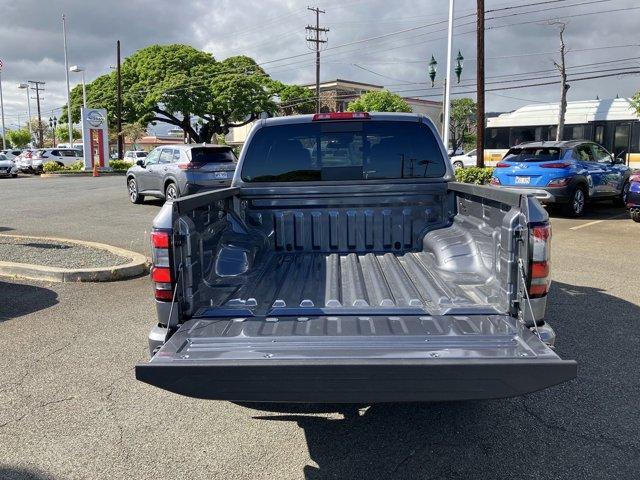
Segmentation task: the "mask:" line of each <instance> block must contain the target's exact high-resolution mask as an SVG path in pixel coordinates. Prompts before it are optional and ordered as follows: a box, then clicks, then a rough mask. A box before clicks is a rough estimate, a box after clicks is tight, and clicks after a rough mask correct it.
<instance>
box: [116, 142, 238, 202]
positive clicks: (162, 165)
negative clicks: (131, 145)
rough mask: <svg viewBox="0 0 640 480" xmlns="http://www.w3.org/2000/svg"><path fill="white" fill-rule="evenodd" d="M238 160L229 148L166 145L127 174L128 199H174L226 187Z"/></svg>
mask: <svg viewBox="0 0 640 480" xmlns="http://www.w3.org/2000/svg"><path fill="white" fill-rule="evenodd" d="M236 164H237V158H236V156H235V154H234V153H233V150H232V149H231V147H228V146H226V145H203V144H199V145H184V144H177V145H163V146H162V147H157V148H155V149H154V150H152V151H151V152H150V153H149V155H147V156H146V157H145V158H138V159H137V160H136V165H134V166H133V167H131V168H130V169H129V170H128V171H127V190H128V192H129V200H131V202H133V203H140V202H142V201H143V200H144V197H146V196H149V197H156V198H164V199H166V200H174V199H176V198H178V197H181V196H184V195H190V194H192V193H196V192H199V191H202V190H210V189H215V188H222V187H227V186H229V184H230V183H231V179H232V178H233V173H234V172H235V169H236Z"/></svg>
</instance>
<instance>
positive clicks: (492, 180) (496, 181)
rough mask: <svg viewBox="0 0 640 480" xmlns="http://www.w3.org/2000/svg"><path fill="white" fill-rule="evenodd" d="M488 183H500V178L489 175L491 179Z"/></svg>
mask: <svg viewBox="0 0 640 480" xmlns="http://www.w3.org/2000/svg"><path fill="white" fill-rule="evenodd" d="M489 185H502V184H501V183H500V179H498V178H496V177H491V180H490V181H489Z"/></svg>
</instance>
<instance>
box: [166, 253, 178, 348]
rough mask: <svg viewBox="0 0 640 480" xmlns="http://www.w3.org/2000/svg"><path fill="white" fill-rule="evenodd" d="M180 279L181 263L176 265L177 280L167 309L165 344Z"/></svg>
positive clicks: (167, 338)
mask: <svg viewBox="0 0 640 480" xmlns="http://www.w3.org/2000/svg"><path fill="white" fill-rule="evenodd" d="M181 277H182V262H180V265H178V278H177V280H176V284H175V286H174V287H173V295H172V297H171V307H169V320H168V322H167V333H165V334H164V342H165V343H166V342H167V340H169V331H170V330H171V317H172V315H173V306H174V305H175V303H176V296H177V293H178V285H180V278H181Z"/></svg>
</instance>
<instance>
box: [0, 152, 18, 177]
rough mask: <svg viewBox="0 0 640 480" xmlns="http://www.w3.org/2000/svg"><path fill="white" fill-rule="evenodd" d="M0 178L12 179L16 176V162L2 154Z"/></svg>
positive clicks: (0, 156) (0, 157) (0, 155)
mask: <svg viewBox="0 0 640 480" xmlns="http://www.w3.org/2000/svg"><path fill="white" fill-rule="evenodd" d="M0 176H2V177H13V178H16V177H17V176H18V167H17V166H16V162H14V161H13V159H10V158H8V157H7V156H6V155H5V154H4V153H0Z"/></svg>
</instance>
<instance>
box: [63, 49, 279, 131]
mask: <svg viewBox="0 0 640 480" xmlns="http://www.w3.org/2000/svg"><path fill="white" fill-rule="evenodd" d="M121 72H122V90H123V105H122V107H123V112H122V116H123V121H124V122H127V123H136V122H137V123H140V124H142V125H147V124H148V123H150V122H163V123H168V124H171V125H174V126H177V127H179V128H182V129H183V130H184V131H185V132H186V133H187V134H188V135H189V136H190V137H191V138H192V139H194V140H195V141H196V142H209V141H211V139H212V138H213V136H214V135H216V134H226V133H228V132H229V129H230V128H231V127H235V126H241V125H245V124H247V123H250V122H252V121H253V120H255V119H257V118H258V117H259V116H260V114H261V113H262V112H267V113H268V114H273V113H275V112H276V111H277V106H276V104H275V102H274V101H273V95H274V92H273V86H272V83H273V82H272V80H271V79H270V77H269V76H268V75H267V74H266V73H265V72H264V70H262V69H261V68H260V67H259V66H258V65H257V64H256V62H255V61H254V60H253V59H251V58H249V57H245V56H237V57H230V58H227V59H226V60H224V61H222V62H218V61H216V60H215V58H214V57H213V56H212V55H211V54H209V53H206V52H202V51H199V50H197V49H195V48H193V47H190V46H187V45H152V46H150V47H147V48H144V49H142V50H138V51H137V52H136V53H134V54H133V55H132V56H130V57H128V58H126V59H125V60H124V62H123V63H122V69H121ZM70 103H71V111H72V118H73V120H74V121H77V119H78V118H79V111H80V110H79V109H80V105H81V104H82V89H81V88H80V89H79V90H78V89H77V88H74V89H73V91H72V92H71V102H70ZM87 103H88V105H90V106H91V107H93V108H106V109H107V112H108V113H107V115H108V119H109V124H110V128H111V129H112V130H113V129H114V125H115V107H116V77H115V72H111V73H108V74H106V75H102V76H101V77H98V78H97V79H96V80H94V81H93V82H91V83H90V84H89V85H87ZM61 116H62V117H64V118H66V110H65V111H64V112H63V114H62V115H61ZM193 120H196V122H195V124H196V126H193V123H194V122H193Z"/></svg>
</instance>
